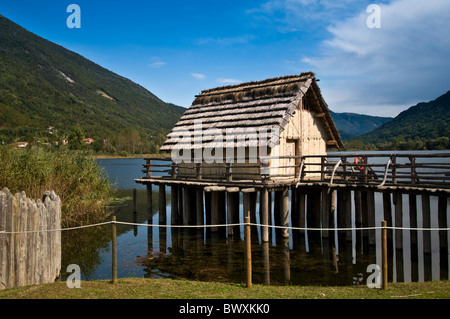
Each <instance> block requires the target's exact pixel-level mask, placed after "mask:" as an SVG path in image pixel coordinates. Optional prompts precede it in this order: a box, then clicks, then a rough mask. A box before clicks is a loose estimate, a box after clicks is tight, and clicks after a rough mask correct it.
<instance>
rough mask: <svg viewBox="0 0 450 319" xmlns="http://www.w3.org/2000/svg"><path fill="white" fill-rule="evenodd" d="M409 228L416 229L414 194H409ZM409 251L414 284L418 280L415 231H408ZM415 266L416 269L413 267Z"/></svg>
mask: <svg viewBox="0 0 450 319" xmlns="http://www.w3.org/2000/svg"><path fill="white" fill-rule="evenodd" d="M409 227H411V228H417V198H416V194H409ZM409 233H410V236H411V237H410V238H411V239H410V251H411V280H412V282H416V281H418V280H419V274H418V263H419V259H418V258H419V256H418V247H417V230H410V231H409ZM415 265H417V267H415Z"/></svg>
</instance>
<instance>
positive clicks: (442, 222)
mask: <svg viewBox="0 0 450 319" xmlns="http://www.w3.org/2000/svg"><path fill="white" fill-rule="evenodd" d="M438 225H439V228H447V225H448V223H447V197H446V196H439V197H438ZM447 237H448V231H446V230H440V231H439V248H440V249H439V265H440V267H439V268H440V270H441V272H440V279H441V280H447V279H449V273H448V238H447Z"/></svg>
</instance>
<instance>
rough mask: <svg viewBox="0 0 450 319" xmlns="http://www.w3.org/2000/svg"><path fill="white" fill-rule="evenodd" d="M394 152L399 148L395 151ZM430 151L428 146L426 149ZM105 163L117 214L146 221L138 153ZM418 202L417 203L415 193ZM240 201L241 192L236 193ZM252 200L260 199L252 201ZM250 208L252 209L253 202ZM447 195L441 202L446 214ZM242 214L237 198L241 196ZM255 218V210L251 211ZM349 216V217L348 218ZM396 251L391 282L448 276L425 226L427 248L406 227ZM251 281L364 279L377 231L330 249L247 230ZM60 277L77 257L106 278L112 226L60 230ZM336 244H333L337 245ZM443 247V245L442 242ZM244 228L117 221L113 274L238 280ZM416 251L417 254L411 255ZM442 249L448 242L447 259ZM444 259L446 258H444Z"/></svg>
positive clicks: (295, 235) (375, 257)
mask: <svg viewBox="0 0 450 319" xmlns="http://www.w3.org/2000/svg"><path fill="white" fill-rule="evenodd" d="M396 153H401V152H396ZM427 153H430V152H427ZM98 163H99V165H100V166H101V167H102V168H104V170H105V172H106V174H107V175H108V177H109V178H110V180H111V181H112V182H113V183H114V188H115V189H116V197H117V198H120V199H121V201H119V202H118V204H117V206H116V207H114V211H115V215H116V217H117V220H118V221H124V222H133V223H139V224H148V223H149V221H148V220H147V211H146V207H147V202H146V189H145V186H143V185H141V184H136V183H135V182H134V179H135V178H139V177H142V176H143V173H142V164H144V160H143V159H101V160H98ZM134 188H136V189H137V198H138V206H137V207H138V208H137V211H138V212H137V214H133V205H132V196H133V189H134ZM166 191H167V203H168V205H167V207H166V211H167V217H168V220H169V221H170V187H167V188H166ZM375 194H376V196H375V202H376V225H377V226H379V225H380V223H381V220H382V219H383V217H382V215H383V209H382V198H381V194H380V193H375ZM417 199H418V207H421V205H420V196H418V197H417ZM241 200H242V198H241ZM257 202H259V201H257ZM430 202H431V203H430V204H431V214H432V218H431V220H432V224H431V227H438V225H437V224H436V223H437V222H435V220H437V218H434V217H436V216H437V198H435V197H434V196H431V197H430ZM403 207H404V208H403V212H404V216H403V226H404V227H408V226H409V221H408V218H409V210H408V198H407V196H404V198H403ZM157 208H158V191H157V187H153V209H154V211H153V216H152V220H151V221H150V222H151V224H158V214H159V212H158V210H157ZM256 211H257V212H258V211H259V209H258V207H257V209H256ZM449 212H450V201H448V202H447V214H448V213H449ZM417 215H418V221H417V224H418V227H421V225H422V220H421V212H419V211H418V214H417ZM241 216H242V203H241ZM257 221H259V216H258V213H257ZM353 223H354V221H353ZM403 234H404V236H403V247H405V248H404V249H402V250H396V249H393V251H392V252H390V254H392V258H391V259H390V261H389V266H390V271H389V278H390V281H400V282H411V281H425V280H440V279H448V278H449V273H448V267H445V269H444V271H443V270H442V267H440V260H441V259H440V254H442V250H440V249H439V241H438V239H439V236H438V233H437V232H432V234H431V235H432V236H431V237H432V251H431V254H423V249H422V245H420V243H421V242H422V238H423V234H422V232H421V231H419V232H418V242H419V245H418V246H413V249H412V250H411V249H410V246H411V245H410V233H409V231H403ZM252 235H253V243H252V266H253V283H266V284H272V285H284V284H292V285H306V284H316V285H352V284H365V283H366V279H367V278H368V276H369V275H370V274H371V273H372V272H373V271H371V270H370V269H369V270H368V267H369V266H370V265H372V264H378V265H381V233H380V231H378V230H377V232H376V245H372V246H369V245H367V243H366V244H363V241H362V238H361V236H360V232H359V231H358V232H356V231H353V235H352V236H353V239H355V240H353V241H352V242H351V243H349V242H347V243H345V242H344V243H341V242H339V243H338V245H337V247H336V249H334V247H333V246H332V245H329V241H328V240H319V241H318V242H316V241H311V240H308V236H307V233H306V234H304V233H299V232H298V231H290V240H288V241H285V240H283V239H281V238H277V237H276V236H275V232H272V234H271V238H272V240H271V242H270V243H267V244H261V243H260V236H259V231H258V229H257V228H256V227H253V229H252ZM62 241H63V242H62V247H63V252H62V279H63V280H65V278H66V277H67V275H68V274H67V273H65V270H66V268H67V266H68V265H69V264H78V265H79V266H80V268H81V271H82V279H83V280H94V279H110V278H111V226H110V225H106V226H98V227H93V228H87V229H81V230H74V231H64V232H63V233H62ZM339 244H340V247H339ZM447 247H448V245H447ZM244 249H245V248H244V241H243V227H241V236H238V238H234V239H232V238H226V236H225V235H224V234H222V235H221V234H220V231H219V233H218V234H214V233H211V232H210V231H209V230H208V229H204V228H201V229H200V230H195V229H193V230H192V229H189V230H186V229H179V228H172V229H171V228H167V229H160V228H158V227H147V226H132V225H117V254H118V255H117V259H118V260H117V262H118V270H117V272H118V277H119V278H120V277H152V278H165V277H168V278H189V279H195V280H210V281H224V282H237V283H241V282H245V280H246V279H245V250H244ZM416 252H417V254H416ZM448 258H449V255H448V248H447V259H448ZM447 265H448V262H447Z"/></svg>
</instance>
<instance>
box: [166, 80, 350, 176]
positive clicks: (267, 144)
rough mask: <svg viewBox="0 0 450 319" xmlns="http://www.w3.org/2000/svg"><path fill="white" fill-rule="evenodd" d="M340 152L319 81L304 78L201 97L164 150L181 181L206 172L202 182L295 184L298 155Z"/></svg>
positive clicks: (207, 92) (212, 91)
mask: <svg viewBox="0 0 450 319" xmlns="http://www.w3.org/2000/svg"><path fill="white" fill-rule="evenodd" d="M342 147H343V143H342V140H341V138H340V136H339V132H338V130H337V129H336V126H335V124H334V122H333V119H332V118H331V114H330V111H329V109H328V106H327V104H326V103H325V101H324V99H323V97H322V94H321V92H320V89H319V86H318V85H317V80H316V79H315V74H314V73H312V72H307V73H302V74H300V75H293V76H284V77H278V78H271V79H267V80H263V81H258V82H248V83H242V84H239V85H231V86H224V87H218V88H214V89H209V90H204V91H202V92H201V94H200V95H198V96H196V98H195V100H194V102H193V103H192V106H191V107H189V109H188V110H187V111H186V112H185V113H184V114H183V116H182V117H181V118H180V120H179V121H178V123H177V124H176V125H175V127H174V128H173V129H172V131H171V133H170V134H168V138H167V140H166V142H165V143H164V144H163V146H162V147H161V149H160V150H161V151H169V152H171V154H172V160H173V161H174V162H177V163H178V164H177V165H179V167H178V176H180V177H181V176H182V175H183V174H185V175H186V176H188V175H190V174H191V175H195V174H194V170H195V169H197V170H198V169H199V167H201V176H202V178H213V179H214V178H215V179H217V178H219V179H220V178H228V177H229V175H230V172H232V178H233V179H249V180H256V179H261V178H265V179H293V178H296V177H297V174H298V173H299V167H300V157H301V156H305V155H326V153H327V150H329V149H330V148H333V149H339V148H342ZM305 160H306V161H308V160H309V161H311V160H312V159H308V158H306V159H305ZM315 160H317V158H316V159H315ZM197 173H198V172H197ZM227 176H228V177H227Z"/></svg>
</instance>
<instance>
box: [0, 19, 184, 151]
mask: <svg viewBox="0 0 450 319" xmlns="http://www.w3.org/2000/svg"><path fill="white" fill-rule="evenodd" d="M184 111H185V108H182V107H179V106H176V105H173V104H170V103H165V102H163V101H161V100H160V99H159V98H158V97H156V96H155V95H154V94H152V93H151V92H149V91H148V90H146V89H145V88H143V87H142V86H140V85H138V84H136V83H134V82H132V81H130V80H128V79H126V78H124V77H122V76H120V75H117V74H115V73H113V72H111V71H109V70H107V69H105V68H102V67H101V66H99V65H97V64H95V63H94V62H92V61H89V60H87V59H85V58H84V57H82V56H81V55H79V54H77V53H74V52H72V51H69V50H67V49H65V48H63V47H61V46H59V45H57V44H54V43H52V42H50V41H47V40H45V39H43V38H41V37H39V36H37V35H35V34H33V33H31V32H29V31H27V30H25V29H23V28H22V27H20V26H18V25H17V24H15V23H13V22H11V21H10V20H8V19H6V18H4V17H0V143H5V144H9V143H13V142H15V141H27V142H29V143H33V142H35V143H37V142H39V143H50V144H51V143H54V144H56V142H59V143H58V144H59V145H60V144H61V139H62V138H64V137H65V138H67V137H68V136H69V135H70V134H71V133H72V132H73V131H74V130H75V128H77V127H80V128H81V129H82V131H83V134H84V135H85V137H90V138H92V139H94V141H95V142H96V144H95V145H92V147H95V149H97V150H101V151H104V152H108V153H117V152H119V153H120V152H133V153H134V152H155V151H157V149H158V145H159V143H160V140H161V136H162V135H164V136H165V135H166V134H167V133H168V132H169V131H170V129H171V128H172V127H173V125H174V124H175V123H176V122H177V120H178V119H179V117H180V116H181V114H182V113H183V112H184ZM48 127H52V128H53V129H51V130H50V131H51V134H49V130H48V129H47V128H48ZM131 137H133V138H137V141H136V140H133V141H132V140H131V139H130V138H131ZM128 142H129V143H130V145H126V144H127V143H128Z"/></svg>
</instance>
